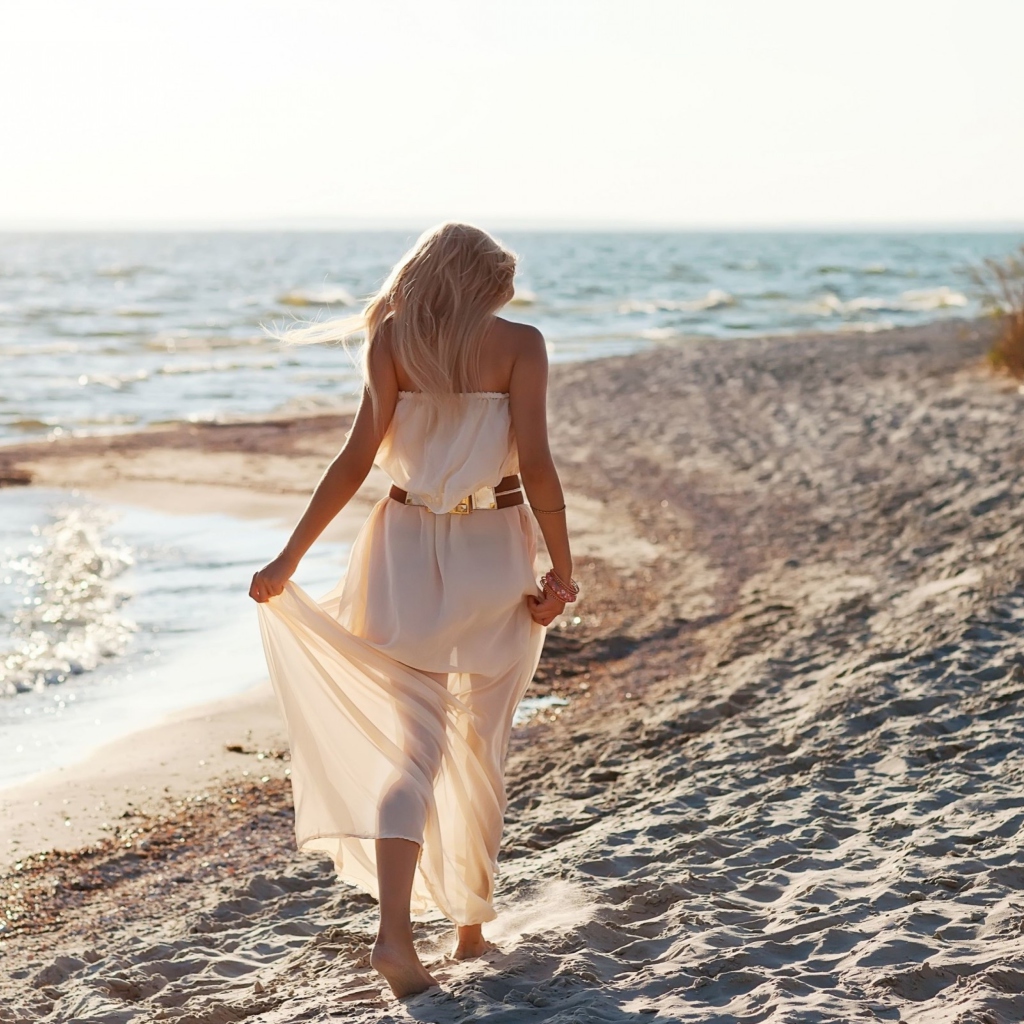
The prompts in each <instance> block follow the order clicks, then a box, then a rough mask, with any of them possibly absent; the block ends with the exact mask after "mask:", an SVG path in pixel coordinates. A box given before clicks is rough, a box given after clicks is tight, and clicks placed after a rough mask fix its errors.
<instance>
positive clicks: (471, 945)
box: [448, 935, 498, 960]
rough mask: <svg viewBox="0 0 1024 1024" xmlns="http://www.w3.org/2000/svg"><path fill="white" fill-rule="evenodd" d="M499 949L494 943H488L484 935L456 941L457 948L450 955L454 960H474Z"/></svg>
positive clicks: (460, 938)
mask: <svg viewBox="0 0 1024 1024" xmlns="http://www.w3.org/2000/svg"><path fill="white" fill-rule="evenodd" d="M497 948H498V947H497V946H496V945H495V944H494V943H493V942H488V941H487V940H486V939H485V938H484V937H483V936H482V935H475V936H472V937H467V938H462V937H461V936H460V937H459V938H458V939H456V942H455V948H454V949H453V950H452V951H451V952H450V953H449V954H448V955H449V956H450V957H451V958H452V960H472V959H473V958H474V957H477V956H483V955H484V953H486V952H488V951H489V950H492V949H497Z"/></svg>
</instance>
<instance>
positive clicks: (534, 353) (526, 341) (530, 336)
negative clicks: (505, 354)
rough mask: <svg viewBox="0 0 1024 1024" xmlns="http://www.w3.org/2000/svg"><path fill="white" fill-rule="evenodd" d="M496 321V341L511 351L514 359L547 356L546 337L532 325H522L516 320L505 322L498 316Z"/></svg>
mask: <svg viewBox="0 0 1024 1024" xmlns="http://www.w3.org/2000/svg"><path fill="white" fill-rule="evenodd" d="M494 320H495V325H494V337H495V340H496V341H498V342H499V344H501V346H502V347H503V348H505V349H506V350H508V351H510V352H511V353H512V354H513V356H514V357H516V358H518V357H519V356H527V357H533V358H536V357H538V356H546V355H547V347H546V346H545V344H544V335H543V334H541V332H540V331H539V330H538V329H537V328H536V327H534V326H533V325H532V324H520V323H516V322H515V321H514V320H505V319H503V318H502V317H500V316H496V317H495V318H494Z"/></svg>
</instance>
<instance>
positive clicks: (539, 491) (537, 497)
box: [509, 327, 572, 625]
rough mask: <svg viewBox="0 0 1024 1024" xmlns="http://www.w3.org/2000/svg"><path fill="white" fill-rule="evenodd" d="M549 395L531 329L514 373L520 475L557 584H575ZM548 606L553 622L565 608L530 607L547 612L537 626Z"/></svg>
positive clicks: (542, 349) (540, 345)
mask: <svg viewBox="0 0 1024 1024" xmlns="http://www.w3.org/2000/svg"><path fill="white" fill-rule="evenodd" d="M547 390H548V354H547V348H546V346H545V344H544V336H543V335H542V334H541V333H540V331H538V330H536V328H532V327H531V328H527V329H526V330H525V331H524V332H523V341H522V343H521V346H520V348H519V351H518V352H517V354H516V360H515V363H514V365H513V367H512V378H511V381H510V384H509V412H510V413H511V416H512V429H513V430H514V431H515V435H516V445H517V447H518V449H519V474H520V476H521V477H522V480H523V489H524V490H525V491H526V499H527V501H529V503H530V505H531V506H532V508H533V509H534V512H535V514H536V517H537V524H538V525H539V526H540V531H541V533H542V535H543V536H544V543H545V544H546V545H547V549H548V554H549V555H550V556H551V565H552V568H553V569H554V570H555V573H556V574H557V575H558V576H559V578H561V579H562V580H564V581H565V582H566V583H568V582H569V581H570V580H571V579H572V552H571V550H570V547H569V531H568V529H567V527H566V522H565V498H564V496H563V494H562V484H561V481H560V480H559V479H558V471H557V470H556V469H555V463H554V460H553V459H552V458H551V449H550V447H549V444H548V420H547ZM548 604H550V605H551V609H557V610H554V611H553V614H551V615H550V618H551V619H553V618H554V617H555V616H556V615H559V614H561V612H562V611H563V610H564V608H565V605H564V604H563V603H562V602H561V601H558V599H557V598H554V597H553V595H550V593H549V592H546V593H545V599H544V601H543V602H537V603H536V605H534V604H531V612H536V611H537V610H538V609H539V608H544V609H545V610H544V611H542V612H541V618H537V614H534V618H535V619H537V621H542V620H543V619H545V618H547V617H548V612H547V605H548ZM548 621H550V619H549V620H548ZM544 624H545V625H547V622H544Z"/></svg>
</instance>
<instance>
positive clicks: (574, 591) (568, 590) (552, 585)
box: [540, 569, 580, 604]
mask: <svg viewBox="0 0 1024 1024" xmlns="http://www.w3.org/2000/svg"><path fill="white" fill-rule="evenodd" d="M540 586H541V590H550V591H551V593H552V594H554V595H555V597H557V598H558V600H559V601H561V602H562V603H563V604H572V602H573V601H575V600H576V596H577V595H578V594H579V592H580V585H579V584H578V583H577V582H576V581H575V580H574V579H570V580H569V582H568V583H564V582H563V581H562V579H561V577H560V576H559V575H558V573H556V572H555V570H554V569H548V571H547V572H546V573H544V575H543V576H541V578H540Z"/></svg>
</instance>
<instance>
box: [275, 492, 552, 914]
mask: <svg viewBox="0 0 1024 1024" xmlns="http://www.w3.org/2000/svg"><path fill="white" fill-rule="evenodd" d="M536 551H537V528H536V524H535V523H534V520H533V518H532V516H531V515H530V514H529V512H528V511H527V507H526V506H525V505H518V506H512V507H510V508H504V509H485V510H478V511H474V512H471V513H470V514H468V515H450V514H442V515H436V514H434V513H433V512H431V511H429V510H428V509H427V508H424V507H421V506H415V505H401V504H399V503H398V502H396V501H393V500H391V499H389V498H385V499H383V500H382V501H380V502H378V503H377V504H376V505H375V506H374V508H373V510H372V512H371V513H370V516H369V518H368V519H367V521H366V524H365V525H364V526H363V528H362V530H361V531H360V533H359V536H358V537H357V539H356V541H355V543H354V545H353V548H352V553H351V557H350V560H349V567H348V571H347V573H346V575H345V577H344V578H343V579H342V581H341V583H340V584H339V586H338V587H337V588H336V589H335V590H334V591H332V592H331V593H330V594H328V595H327V596H326V597H325V598H323V599H322V600H321V601H319V602H317V601H314V600H313V599H312V598H311V597H310V596H309V595H308V594H306V593H305V592H304V591H303V590H302V589H301V588H300V587H298V586H297V585H295V584H294V583H288V584H287V585H286V587H285V590H284V592H283V593H282V594H280V595H279V596H278V597H275V598H271V599H270V600H269V601H268V602H266V603H264V604H260V605H258V609H259V622H260V629H261V632H262V635H263V644H264V649H265V651H266V656H267V664H268V667H269V670H270V678H271V682H272V683H273V686H274V689H275V691H276V693H277V695H278V698H279V700H280V704H281V708H282V711H283V713H284V717H285V720H286V723H287V727H288V734H289V738H290V743H291V757H292V785H293V790H294V797H295V831H296V841H297V843H298V846H299V848H300V849H305V850H319V851H323V852H325V853H328V854H329V855H330V856H331V857H332V858H333V860H334V864H335V866H336V868H337V871H338V873H339V875H341V876H342V877H343V878H345V879H346V880H348V881H351V882H353V883H354V884H356V885H358V886H360V887H361V888H363V889H364V890H365V891H367V892H369V893H371V894H372V895H374V896H377V895H378V892H377V875H376V863H375V856H374V840H375V839H377V838H402V839H408V840H411V841H413V842H416V843H419V844H421V846H420V855H419V864H418V868H417V871H416V876H415V879H414V883H413V891H412V910H413V912H414V913H415V912H422V911H425V910H428V909H431V908H433V907H437V908H439V909H440V910H441V912H442V913H443V914H444V915H445V916H446V917H448V918H449V919H450V920H452V921H453V922H455V923H456V924H460V925H468V924H479V923H482V922H484V921H489V920H491V919H492V918H493V917H494V916H495V912H494V908H493V905H492V897H493V891H494V875H495V871H496V865H497V856H498V847H499V844H500V841H501V832H502V824H503V817H504V811H505V804H506V798H505V786H504V779H503V775H504V764H505V756H506V753H507V750H508V742H509V734H510V730H511V727H512V718H513V715H514V713H515V709H516V705H517V704H518V703H519V701H520V700H521V699H522V697H523V694H524V692H525V690H526V687H527V686H528V684H529V682H530V679H531V678H532V676H533V673H534V670H535V669H536V667H537V662H538V660H539V657H540V651H541V647H542V645H543V642H544V633H545V630H544V628H543V627H542V626H539V625H537V624H536V623H535V622H533V620H532V619H531V617H530V614H529V610H528V609H527V607H526V602H525V600H524V599H525V597H526V595H527V594H531V593H533V594H535V593H537V585H536V582H535V577H534V567H533V562H534V558H535V555H536Z"/></svg>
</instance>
